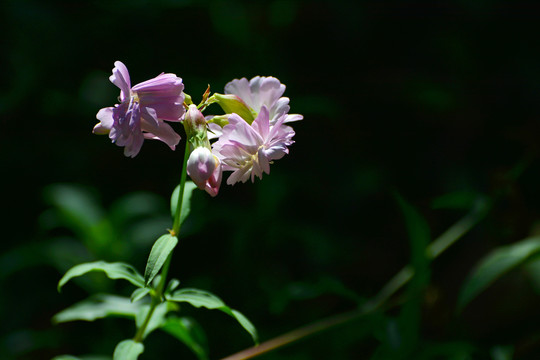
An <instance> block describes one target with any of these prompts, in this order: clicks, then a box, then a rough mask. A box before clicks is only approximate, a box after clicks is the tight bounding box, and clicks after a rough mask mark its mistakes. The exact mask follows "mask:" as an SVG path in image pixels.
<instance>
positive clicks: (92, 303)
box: [53, 294, 141, 323]
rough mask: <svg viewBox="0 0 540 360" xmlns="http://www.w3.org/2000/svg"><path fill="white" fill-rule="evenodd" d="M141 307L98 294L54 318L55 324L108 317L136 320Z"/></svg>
mask: <svg viewBox="0 0 540 360" xmlns="http://www.w3.org/2000/svg"><path fill="white" fill-rule="evenodd" d="M140 306H141V305H139V304H133V303H132V302H131V301H130V299H128V298H125V297H122V296H115V295H106V294H97V295H93V296H91V297H89V298H88V299H86V300H83V301H80V302H78V303H76V304H74V305H72V306H70V307H69V308H67V309H64V310H62V311H60V312H59V313H58V314H56V315H54V316H53V321H54V322H55V323H63V322H67V321H74V320H84V321H94V320H96V319H101V318H104V317H107V316H123V317H130V318H135V315H136V314H137V313H138V312H139V309H140Z"/></svg>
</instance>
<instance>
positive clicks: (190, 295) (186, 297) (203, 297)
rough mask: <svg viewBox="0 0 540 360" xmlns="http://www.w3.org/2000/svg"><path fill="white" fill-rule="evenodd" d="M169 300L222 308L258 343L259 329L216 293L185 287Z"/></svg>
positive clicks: (209, 307) (210, 307)
mask: <svg viewBox="0 0 540 360" xmlns="http://www.w3.org/2000/svg"><path fill="white" fill-rule="evenodd" d="M167 299H168V300H169V301H175V302H187V303H189V304H191V305H193V306H195V307H205V308H207V309H216V310H221V311H223V312H224V313H226V314H228V315H230V316H232V317H234V318H235V319H236V321H238V323H239V324H240V325H242V327H243V328H244V329H245V330H246V331H247V332H248V333H249V334H250V335H251V337H252V338H253V341H254V342H255V343H258V337H257V330H256V329H255V326H253V324H252V323H251V322H250V321H249V320H248V319H247V318H246V317H245V316H244V315H243V314H242V313H240V312H239V311H237V310H234V309H231V308H230V307H228V306H227V305H225V303H224V302H223V301H222V300H221V299H220V298H218V297H217V296H216V295H214V294H212V293H209V292H207V291H203V290H199V289H193V288H185V289H181V290H178V291H175V292H174V293H173V294H172V295H171V296H169V297H168V298H167Z"/></svg>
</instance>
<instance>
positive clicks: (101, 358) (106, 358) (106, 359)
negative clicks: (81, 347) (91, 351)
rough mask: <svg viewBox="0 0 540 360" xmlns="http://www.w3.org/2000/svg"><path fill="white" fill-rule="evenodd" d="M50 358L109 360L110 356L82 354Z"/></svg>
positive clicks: (57, 359)
mask: <svg viewBox="0 0 540 360" xmlns="http://www.w3.org/2000/svg"><path fill="white" fill-rule="evenodd" d="M52 360H111V357H110V356H99V355H96V356H94V355H84V356H72V355H60V356H55V357H54V358H53V359H52Z"/></svg>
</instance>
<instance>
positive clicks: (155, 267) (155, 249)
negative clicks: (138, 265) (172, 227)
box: [144, 234, 178, 285]
mask: <svg viewBox="0 0 540 360" xmlns="http://www.w3.org/2000/svg"><path fill="white" fill-rule="evenodd" d="M176 244H178V239H177V238H176V236H173V235H170V234H165V235H162V236H161V237H160V238H159V239H157V240H156V242H155V243H154V246H152V250H151V251H150V256H149V257H148V262H147V263H146V270H145V271H144V282H145V284H146V285H148V284H149V283H150V282H151V281H152V280H153V279H154V277H156V275H157V274H158V272H159V270H161V268H162V266H163V264H165V261H166V260H167V257H168V256H169V254H170V253H171V251H173V249H174V247H175V246H176Z"/></svg>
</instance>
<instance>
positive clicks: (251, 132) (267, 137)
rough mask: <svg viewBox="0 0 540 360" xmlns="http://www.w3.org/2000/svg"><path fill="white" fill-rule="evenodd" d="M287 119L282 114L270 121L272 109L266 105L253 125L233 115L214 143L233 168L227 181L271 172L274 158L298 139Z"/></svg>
mask: <svg viewBox="0 0 540 360" xmlns="http://www.w3.org/2000/svg"><path fill="white" fill-rule="evenodd" d="M286 119H287V115H286V114H282V115H281V116H280V117H279V118H278V119H277V120H276V122H275V124H274V125H270V113H269V111H268V109H267V107H266V106H265V105H263V106H262V107H261V108H260V111H259V114H258V116H257V118H256V119H255V120H254V121H253V123H252V124H251V125H249V124H248V123H247V122H246V121H245V120H244V119H242V118H241V117H240V116H238V115H237V114H232V115H230V116H229V124H227V125H225V126H224V127H223V133H222V135H221V136H220V137H219V140H218V141H216V142H215V143H214V144H213V145H212V148H213V152H214V154H215V155H217V156H218V158H219V159H220V160H221V163H222V166H223V170H227V171H233V173H232V174H231V175H230V176H229V178H228V179H227V184H229V185H232V184H234V183H236V182H239V181H241V182H246V181H247V180H248V179H249V178H251V181H254V180H255V176H257V177H258V178H260V179H261V178H262V174H263V173H267V174H269V173H270V162H271V161H272V160H278V159H281V158H282V157H283V156H284V155H285V154H288V153H289V149H288V148H287V146H289V145H291V144H292V143H294V141H293V140H292V137H293V136H294V131H293V129H292V128H291V127H290V126H286V125H283V123H284V122H285V120H286Z"/></svg>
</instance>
